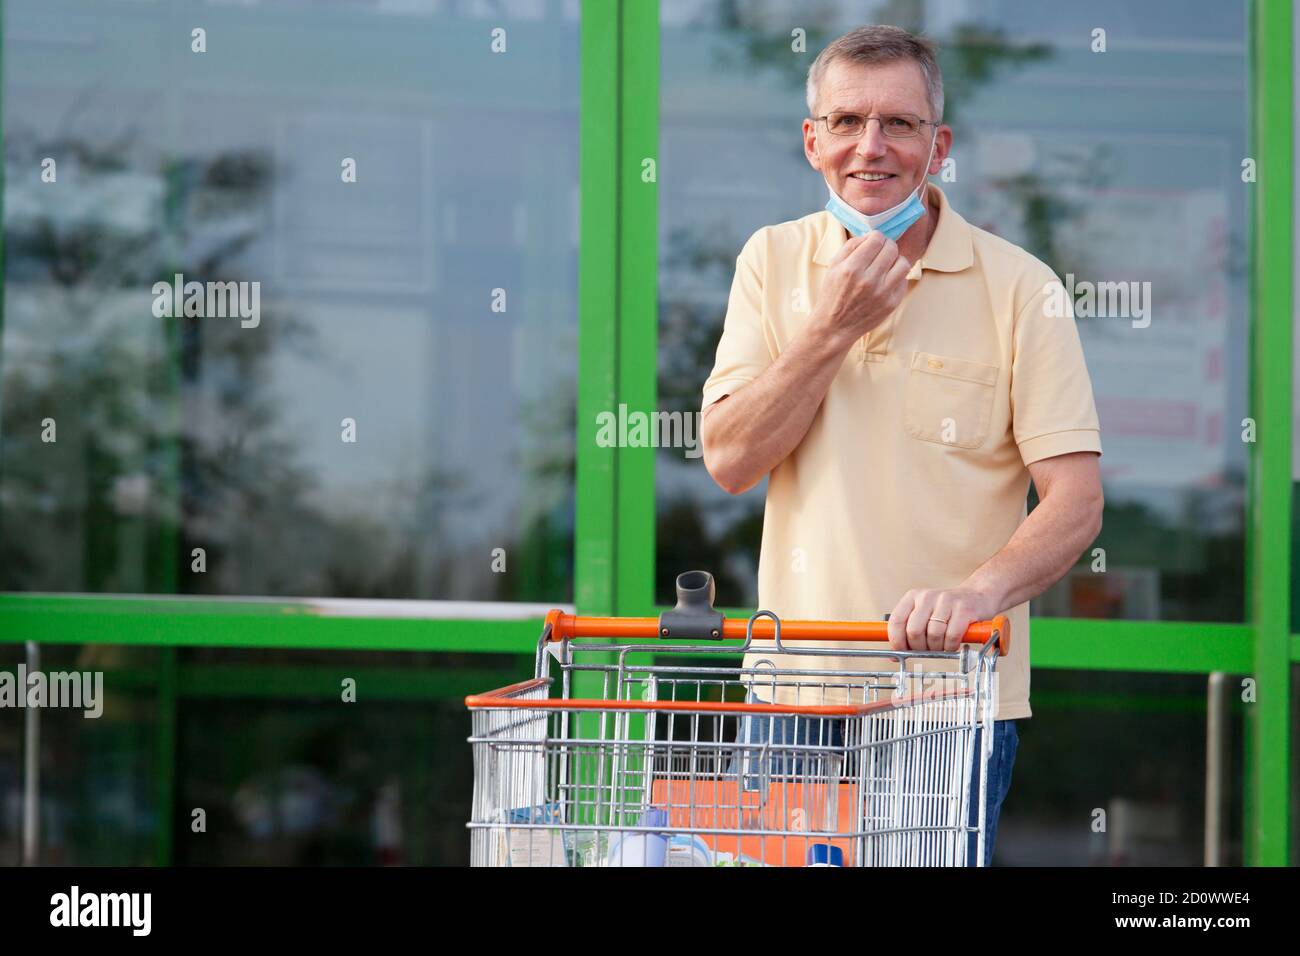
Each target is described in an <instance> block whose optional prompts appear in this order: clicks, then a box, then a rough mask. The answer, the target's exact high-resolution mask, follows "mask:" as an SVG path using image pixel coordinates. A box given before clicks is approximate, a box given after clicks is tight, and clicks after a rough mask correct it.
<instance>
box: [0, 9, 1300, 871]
mask: <svg viewBox="0 0 1300 956" xmlns="http://www.w3.org/2000/svg"><path fill="white" fill-rule="evenodd" d="M1250 13H1251V25H1250V40H1251V57H1250V63H1251V68H1252V85H1251V98H1252V105H1253V108H1252V113H1253V117H1254V123H1253V133H1252V146H1253V156H1254V158H1255V159H1256V160H1257V173H1258V181H1257V182H1256V183H1255V184H1254V185H1253V186H1246V187H1244V188H1250V189H1252V190H1253V198H1254V202H1253V204H1252V209H1253V218H1252V235H1251V239H1252V253H1253V254H1252V258H1251V264H1252V293H1253V294H1252V297H1251V302H1252V308H1253V316H1252V318H1253V321H1252V324H1251V328H1252V335H1253V340H1252V350H1251V403H1250V409H1251V415H1252V417H1254V418H1255V419H1256V422H1257V435H1258V441H1257V442H1256V443H1255V444H1254V445H1252V446H1251V449H1250V450H1251V471H1250V481H1249V502H1248V508H1249V516H1248V538H1247V555H1246V560H1247V588H1248V594H1249V604H1248V607H1249V609H1248V612H1247V621H1246V622H1245V623H1243V624H1214V623H1162V622H1143V621H1095V620H1075V619H1055V618H1039V619H1036V620H1035V622H1034V646H1033V652H1032V664H1033V666H1034V667H1043V668H1070V669H1084V670H1137V671H1160V672H1171V673H1176V672H1181V673H1206V672H1209V671H1214V670H1221V671H1227V672H1230V673H1234V674H1242V675H1250V676H1252V677H1253V678H1254V679H1255V681H1256V682H1257V683H1256V700H1257V703H1254V704H1250V705H1247V706H1245V708H1244V712H1245V714H1246V717H1247V721H1246V725H1247V733H1248V741H1247V776H1248V779H1247V780H1246V793H1247V800H1246V803H1247V806H1246V815H1247V818H1246V839H1247V862H1249V863H1252V864H1263V865H1286V864H1287V863H1288V862H1289V857H1290V820H1289V806H1288V802H1289V798H1290V787H1291V785H1292V777H1291V773H1290V762H1291V759H1292V758H1291V747H1292V740H1291V736H1290V727H1289V723H1288V721H1289V715H1290V710H1291V694H1292V692H1293V691H1292V687H1291V680H1292V664H1293V663H1295V662H1297V661H1300V635H1294V634H1291V633H1290V591H1291V581H1292V557H1291V521H1290V516H1291V496H1292V480H1291V435H1290V422H1291V417H1292V416H1291V409H1292V383H1291V355H1292V351H1291V335H1292V308H1291V307H1292V296H1293V288H1292V282H1293V277H1292V253H1291V250H1292V243H1293V234H1292V180H1291V177H1292V169H1293V155H1294V154H1293V143H1292V137H1293V129H1294V127H1293V122H1292V116H1293V115H1294V114H1293V89H1292V75H1293V74H1292V61H1291V57H1292V52H1291V37H1292V11H1291V6H1290V3H1289V2H1288V0H1255V2H1253V3H1252V5H1251V7H1250ZM0 42H2V41H0ZM581 50H582V64H581V87H582V89H581V106H582V108H581V119H580V137H581V149H580V156H581V173H580V178H581V242H582V255H581V256H580V266H579V277H578V285H579V310H580V315H579V356H578V383H577V416H578V422H577V466H576V467H577V474H576V516H575V521H576V532H575V541H574V549H575V555H574V562H575V581H574V600H575V604H576V605H577V607H578V609H579V611H580V612H582V613H585V614H602V615H603V614H623V615H628V614H638V615H641V614H654V613H657V611H658V610H659V608H658V606H657V605H656V604H655V601H654V591H653V581H654V567H655V496H654V450H653V449H652V448H624V449H615V448H602V447H600V446H599V445H597V443H596V441H595V434H596V431H595V429H596V416H597V414H598V413H599V412H601V411H604V410H612V409H616V408H617V406H618V404H619V403H620V402H624V403H626V404H628V405H629V407H634V408H646V409H653V408H654V407H656V391H657V390H656V379H657V343H658V327H657V326H658V311H657V280H658V185H657V179H658V176H659V175H662V174H664V173H665V172H670V171H665V170H662V169H656V171H655V172H656V175H655V177H654V178H653V181H651V180H649V179H648V177H647V176H645V175H643V172H644V169H645V166H644V162H645V160H647V159H651V160H654V161H655V163H656V166H657V163H658V159H659V156H658V135H659V70H660V58H659V4H658V0H584V4H583V10H582V40H581ZM2 176H3V170H2V169H0V177H2ZM0 190H2V179H0ZM0 195H2V191H0ZM1264 197H1267V201H1265V198H1264ZM3 251H4V250H3V236H0V263H2V262H3ZM2 275H3V273H2V272H0V278H2ZM2 298H3V297H2V296H0V309H2V308H3V306H2ZM0 329H3V312H2V311H0ZM734 613H747V612H745V611H742V610H740V609H734ZM540 626H541V620H540V619H528V620H509V621H491V620H412V619H409V618H401V619H389V618H366V617H360V618H353V617H334V616H329V617H326V616H322V615H321V614H320V613H319V612H317V611H315V610H313V609H312V608H311V607H309V606H305V605H302V604H297V603H293V602H287V601H286V602H255V601H246V602H245V601H210V600H201V599H195V600H184V599H176V598H158V599H153V598H148V597H144V598H119V597H109V596H102V597H101V596H86V595H75V596H67V597H61V596H51V595H27V594H3V595H0V642H19V641H26V640H36V641H42V642H47V643H75V644H84V643H107V644H122V645H158V646H162V647H164V648H168V649H169V650H168V651H166V653H164V655H163V660H162V662H161V664H160V666H159V670H158V676H157V693H158V703H159V707H160V712H159V714H160V719H159V727H158V735H157V748H158V761H159V774H160V780H159V793H158V798H159V806H160V808H161V809H162V810H163V811H164V812H163V813H161V814H160V818H161V819H160V827H159V831H158V836H157V859H158V861H159V862H160V863H165V862H167V861H169V860H170V856H171V833H170V817H171V814H170V812H168V810H169V808H171V807H172V801H173V791H172V787H173V785H174V781H173V777H174V762H175V742H176V726H175V708H176V702H177V699H178V698H182V697H190V696H213V695H215V696H230V695H246V696H271V695H281V694H286V693H289V694H290V695H291V696H297V695H299V694H304V695H307V696H310V695H311V694H312V693H314V692H315V691H316V689H318V688H321V687H325V686H326V684H327V683H329V682H331V681H333V679H334V678H333V671H331V670H330V669H328V668H266V669H262V668H249V667H233V668H232V667H220V666H204V665H178V663H177V659H176V655H175V652H174V651H173V650H170V649H171V648H176V647H182V646H204V645H207V646H225V647H250V648H256V647H263V648H272V647H274V648H314V649H330V648H333V649H350V650H410V651H414V650H433V651H479V652H498V653H499V652H506V653H519V654H529V653H531V652H532V651H533V649H534V648H535V646H536V640H537V635H538V632H539V629H540ZM489 673H495V672H487V671H484V672H480V671H473V672H469V673H460V674H457V673H447V674H443V673H437V674H432V675H426V674H420V675H410V676H409V677H408V676H405V675H401V674H397V673H388V674H381V673H379V672H376V677H377V679H378V680H379V681H380V682H381V683H382V684H383V685H384V686H387V687H388V688H389V690H390V691H391V692H392V693H393V694H396V695H397V696H398V697H401V698H405V697H407V696H408V695H409V697H410V698H412V699H414V698H425V699H427V698H437V697H455V696H459V695H460V694H463V693H465V692H467V691H468V690H471V689H476V688H478V685H477V684H474V683H473V680H478V681H482V679H484V678H487V677H488V676H489ZM466 677H468V678H472V680H470V681H468V682H467V681H466V680H465V679H463V678H466ZM330 686H332V684H331V685H330ZM286 688H301V690H298V691H289V690H286ZM478 689H481V688H478ZM576 689H577V690H578V692H582V690H583V688H582V686H581V684H579V686H578V687H577V688H576ZM1057 696H1058V698H1059V699H1060V700H1062V701H1064V700H1066V699H1067V697H1065V696H1061V695H1057ZM1067 696H1068V695H1067ZM1071 699H1072V698H1071ZM1087 699H1088V700H1092V698H1087ZM1180 706H1185V707H1186V708H1188V709H1195V704H1194V703H1193V702H1190V701H1186V702H1183V703H1182V704H1180Z"/></svg>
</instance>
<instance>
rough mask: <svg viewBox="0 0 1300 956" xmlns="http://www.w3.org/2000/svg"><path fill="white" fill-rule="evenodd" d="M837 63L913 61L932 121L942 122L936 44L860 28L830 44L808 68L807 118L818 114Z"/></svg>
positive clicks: (894, 31)
mask: <svg viewBox="0 0 1300 956" xmlns="http://www.w3.org/2000/svg"><path fill="white" fill-rule="evenodd" d="M836 60H850V61H852V62H854V63H891V62H894V61H896V60H912V61H913V62H915V63H916V64H917V65H918V66H920V67H921V73H922V74H923V75H924V76H925V86H926V89H927V91H928V92H929V97H930V110H931V112H932V113H933V114H934V115H933V116H931V117H930V119H931V120H932V121H934V122H935V123H942V122H943V74H942V73H941V72H940V71H939V61H938V60H937V59H936V58H935V45H934V41H932V40H930V39H928V38H927V37H923V36H917V35H915V34H912V33H908V32H907V31H906V30H902V29H899V28H898V27H888V26H874V27H859V28H858V29H856V30H853V31H851V32H849V33H846V34H844V36H842V37H840V38H839V39H838V40H835V41H834V42H833V43H831V44H830V45H829V46H828V47H826V49H824V50H822V51H821V53H819V54H817V59H815V60H813V63H812V66H811V67H809V68H808V115H809V116H812V115H813V114H814V113H816V111H817V94H818V92H819V91H820V90H821V84H822V80H823V79H824V78H825V77H826V70H827V69H828V68H829V67H830V65H831V64H832V63H834V62H835V61H836Z"/></svg>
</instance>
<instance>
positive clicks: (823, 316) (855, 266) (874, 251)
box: [810, 230, 912, 350]
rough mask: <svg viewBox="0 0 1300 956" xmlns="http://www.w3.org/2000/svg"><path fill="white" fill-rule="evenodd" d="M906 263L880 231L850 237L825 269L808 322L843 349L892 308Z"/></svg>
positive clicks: (903, 290) (903, 284) (903, 285)
mask: <svg viewBox="0 0 1300 956" xmlns="http://www.w3.org/2000/svg"><path fill="white" fill-rule="evenodd" d="M911 268H912V264H911V263H910V262H908V261H907V259H906V258H905V257H903V256H901V255H899V254H898V246H897V245H896V244H895V243H894V240H892V239H890V238H888V237H886V236H885V234H884V233H881V232H877V231H875V230H873V231H871V232H869V233H867V234H866V235H862V236H853V237H851V238H850V239H849V241H848V242H846V243H845V244H844V246H843V248H841V249H840V251H839V253H838V254H837V255H836V257H835V259H834V261H832V262H831V265H830V267H829V269H828V270H827V273H826V278H825V280H824V281H823V282H822V287H821V294H820V295H819V296H818V299H817V306H816V308H815V309H814V310H813V315H812V321H811V323H810V325H811V326H812V327H813V328H816V329H817V330H818V331H819V332H821V333H822V334H825V335H829V336H831V337H833V338H835V339H837V340H838V341H839V342H840V343H841V344H842V345H843V346H844V348H845V350H847V349H848V348H849V347H850V346H851V345H852V344H853V343H854V342H856V341H857V340H858V339H860V338H862V336H864V335H866V334H867V333H868V332H870V331H871V330H872V329H874V328H875V327H876V326H878V325H880V324H881V323H882V322H884V321H885V320H886V319H887V318H889V314H890V313H891V312H893V311H894V310H895V309H896V308H898V306H899V303H901V302H902V301H903V296H904V294H905V293H906V292H907V273H908V272H909V271H910V270H911Z"/></svg>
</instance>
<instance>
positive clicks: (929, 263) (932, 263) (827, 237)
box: [813, 183, 975, 278]
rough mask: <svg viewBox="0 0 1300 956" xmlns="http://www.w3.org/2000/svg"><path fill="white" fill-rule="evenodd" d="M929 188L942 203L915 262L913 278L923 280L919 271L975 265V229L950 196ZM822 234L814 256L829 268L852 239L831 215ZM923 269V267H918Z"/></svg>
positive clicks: (955, 269)
mask: <svg viewBox="0 0 1300 956" xmlns="http://www.w3.org/2000/svg"><path fill="white" fill-rule="evenodd" d="M927 189H929V190H931V195H933V197H934V199H935V200H936V201H937V202H938V203H939V214H938V219H939V222H938V225H936V226H935V227H934V234H933V235H932V236H931V237H930V244H929V245H928V246H927V247H926V249H925V252H924V253H923V254H922V256H921V261H920V262H919V263H914V264H913V266H912V272H911V273H909V277H910V278H919V277H920V272H919V269H934V270H937V271H939V272H961V271H962V270H963V269H968V268H970V267H971V266H972V265H974V264H975V253H974V245H973V244H972V242H971V227H970V223H968V222H967V221H966V220H965V219H963V218H962V217H961V215H960V214H959V213H958V212H957V210H955V209H953V208H952V206H950V205H948V197H947V196H945V195H944V194H943V190H942V189H940V188H939V187H938V186H936V185H935V184H934V183H928V184H927ZM822 220H823V221H822V235H821V241H820V242H819V243H818V245H817V251H816V252H815V253H813V262H815V263H817V265H819V266H828V265H830V264H831V262H832V261H834V259H835V256H836V254H837V253H838V252H839V251H840V249H841V248H842V247H843V246H844V243H846V242H848V236H847V234H846V233H845V230H844V227H843V226H841V225H840V223H839V220H837V219H836V218H835V217H834V216H832V215H831V214H830V213H829V212H824V213H822ZM918 267H919V268H918Z"/></svg>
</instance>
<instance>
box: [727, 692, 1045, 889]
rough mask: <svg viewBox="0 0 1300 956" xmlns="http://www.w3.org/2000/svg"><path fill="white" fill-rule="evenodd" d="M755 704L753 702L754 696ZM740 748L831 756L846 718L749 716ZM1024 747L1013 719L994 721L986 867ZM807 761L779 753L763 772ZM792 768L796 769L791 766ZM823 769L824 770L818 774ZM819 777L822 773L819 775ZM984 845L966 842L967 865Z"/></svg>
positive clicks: (973, 806) (735, 769)
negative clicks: (793, 748) (799, 748)
mask: <svg viewBox="0 0 1300 956" xmlns="http://www.w3.org/2000/svg"><path fill="white" fill-rule="evenodd" d="M749 700H750V702H751V703H752V702H753V700H754V698H753V697H752V696H751V697H749ZM983 736H984V728H983V726H980V727H977V728H976V730H975V753H976V755H978V754H979V752H980V750H979V748H980V746H981V745H982V744H983ZM737 743H738V744H747V743H748V744H762V743H768V744H772V745H775V746H777V747H780V746H782V745H787V746H788V745H820V746H824V747H827V748H829V749H830V750H831V751H834V750H838V749H841V748H843V747H844V719H843V718H831V717H827V718H808V717H776V718H770V717H760V718H757V719H754V718H750V717H744V718H741V722H740V739H739V740H738V741H737ZM1019 744H1020V735H1019V733H1018V732H1017V730H1016V722H1015V721H1014V720H995V721H993V752H992V753H990V754H989V761H988V772H987V773H988V777H987V789H986V790H985V794H984V798H985V799H984V865H985V866H989V865H991V864H992V862H993V843H994V840H996V839H997V835H998V816H999V814H1000V813H1001V812H1002V801H1003V800H1005V799H1006V796H1007V791H1008V790H1010V789H1011V768H1012V767H1013V766H1014V765H1015V762H1016V750H1017V748H1018V747H1019ZM742 752H743V748H740V749H738V752H737V754H736V758H735V759H733V760H732V763H731V767H730V771H731V772H732V773H740V772H741V768H740V757H741V753H742ZM805 759H814V760H815V759H816V758H815V757H813V756H812V755H798V754H794V753H789V752H786V753H782V752H781V751H779V750H778V751H777V753H776V754H775V755H773V756H772V757H770V758H769V760H770V763H769V766H768V767H766V768H764V769H765V770H766V771H767V773H769V774H778V775H779V774H783V773H791V772H794V771H798V770H802V769H804V768H803V766H801V764H802V763H803V761H804V760H805ZM788 764H793V766H789V765H788ZM821 769H822V768H821V767H820V766H819V767H818V770H821ZM845 771H846V772H848V773H853V772H856V771H855V768H849V767H846V768H845ZM978 774H979V764H978V762H977V763H975V765H974V767H973V768H972V773H971V781H970V798H969V801H968V802H969V805H970V817H969V819H968V820H967V824H968V825H969V826H971V827H976V826H978V825H979V805H978V803H977V800H978V796H979V794H978V791H979V776H978ZM818 775H819V776H820V775H821V773H819V774H818ZM743 787H744V789H746V790H756V789H758V788H759V783H758V780H757V777H756V776H754V775H753V771H752V768H747V770H746V776H745V779H744V782H743ZM978 846H979V839H978V835H977V834H976V833H974V832H972V833H971V834H970V838H969V842H968V843H967V853H966V865H967V866H974V865H975V854H976V852H977V848H978Z"/></svg>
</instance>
